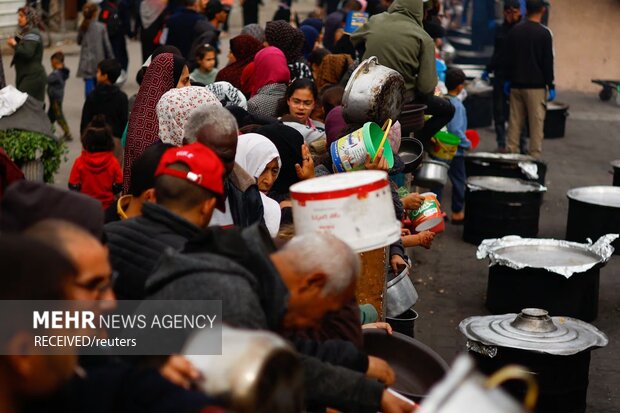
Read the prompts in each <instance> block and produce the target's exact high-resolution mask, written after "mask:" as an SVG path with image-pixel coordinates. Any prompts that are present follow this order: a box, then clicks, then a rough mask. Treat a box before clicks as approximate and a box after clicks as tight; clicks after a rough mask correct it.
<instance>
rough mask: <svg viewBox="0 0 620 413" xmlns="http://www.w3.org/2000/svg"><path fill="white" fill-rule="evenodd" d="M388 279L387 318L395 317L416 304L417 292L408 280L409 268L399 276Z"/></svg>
mask: <svg viewBox="0 0 620 413" xmlns="http://www.w3.org/2000/svg"><path fill="white" fill-rule="evenodd" d="M390 275H391V276H392V277H393V278H392V279H388V282H387V311H386V315H387V316H388V317H396V316H399V315H401V314H402V313H404V312H405V311H407V310H409V309H410V308H411V307H413V306H414V305H415V303H416V302H418V292H417V291H416V289H415V287H414V286H413V283H412V282H411V279H410V278H409V267H406V268H405V269H404V270H403V271H402V272H401V273H400V274H398V275H396V276H394V274H390Z"/></svg>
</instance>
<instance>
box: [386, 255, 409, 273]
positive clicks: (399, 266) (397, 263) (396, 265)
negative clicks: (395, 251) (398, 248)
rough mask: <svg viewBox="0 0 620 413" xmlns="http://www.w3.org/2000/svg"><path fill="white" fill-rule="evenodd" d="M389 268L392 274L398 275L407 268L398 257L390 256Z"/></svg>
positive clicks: (403, 260) (402, 259) (403, 261)
mask: <svg viewBox="0 0 620 413" xmlns="http://www.w3.org/2000/svg"><path fill="white" fill-rule="evenodd" d="M390 266H391V267H392V271H394V274H400V273H401V272H403V271H404V269H405V268H406V267H407V262H406V261H405V259H404V258H403V257H401V256H400V255H392V256H391V257H390Z"/></svg>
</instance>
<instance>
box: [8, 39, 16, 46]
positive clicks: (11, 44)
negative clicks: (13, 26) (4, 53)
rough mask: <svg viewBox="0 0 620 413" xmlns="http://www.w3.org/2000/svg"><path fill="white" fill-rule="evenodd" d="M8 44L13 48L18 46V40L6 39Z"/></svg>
mask: <svg viewBox="0 0 620 413" xmlns="http://www.w3.org/2000/svg"><path fill="white" fill-rule="evenodd" d="M6 44H8V45H9V46H11V47H15V46H17V40H15V38H14V37H9V38H8V39H6Z"/></svg>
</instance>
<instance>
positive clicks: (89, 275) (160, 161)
mask: <svg viewBox="0 0 620 413" xmlns="http://www.w3.org/2000/svg"><path fill="white" fill-rule="evenodd" d="M108 3H109V4H108ZM259 3H260V2H259V1H257V0H245V1H244V2H242V7H243V16H244V20H245V23H247V25H245V26H244V27H243V29H242V31H241V34H239V35H237V36H234V37H231V38H230V40H229V41H230V52H229V54H228V56H226V57H224V56H222V55H221V41H222V40H221V39H220V38H219V34H220V31H221V30H227V29H228V28H227V27H226V25H227V22H228V14H229V12H230V7H231V6H232V5H231V4H228V3H225V2H221V1H220V0H208V1H203V0H184V1H183V2H182V3H181V4H179V3H170V4H166V3H165V2H162V1H158V0H144V1H143V2H142V6H141V8H140V19H139V20H140V27H141V29H140V32H139V33H140V34H139V36H140V39H141V42H142V53H143V56H142V57H143V61H144V64H143V66H142V67H141V69H140V71H139V72H138V73H137V75H136V80H137V82H138V84H139V85H140V87H139V90H138V92H137V94H136V95H134V96H130V97H128V96H127V95H126V94H125V93H124V92H123V91H122V90H121V85H122V82H123V80H124V79H123V76H125V77H126V70H127V61H128V60H127V59H128V57H127V52H126V46H125V34H123V30H124V27H125V26H126V25H125V24H124V23H123V21H122V20H123V17H122V14H123V13H122V7H121V6H120V5H118V6H117V5H116V4H114V3H113V2H110V1H109V0H106V1H104V2H103V3H101V4H100V5H99V6H97V5H96V4H94V3H86V4H85V5H84V6H83V9H82V13H83V17H84V19H83V22H82V24H81V25H80V28H79V32H78V42H79V43H80V44H81V46H82V47H81V54H80V61H79V67H78V69H77V75H78V76H79V77H82V78H83V79H84V82H85V94H86V100H85V102H84V105H83V110H82V116H81V122H80V131H79V132H80V133H79V136H80V141H81V145H82V152H81V154H80V156H79V157H77V158H76V159H75V161H74V163H73V166H72V169H71V174H70V177H69V180H68V182H67V185H68V187H69V189H70V190H69V191H68V190H62V189H58V188H56V187H52V186H48V185H45V184H41V183H35V182H29V181H25V180H23V179H20V178H21V176H20V175H19V173H14V174H10V175H9V174H7V175H6V176H5V177H3V178H4V179H3V180H2V181H0V183H1V184H2V185H1V188H0V189H1V191H0V197H1V204H0V231H1V235H0V255H1V256H2V262H3V263H6V264H5V267H6V268H5V271H6V272H5V273H6V274H8V275H10V276H9V277H7V284H6V285H4V287H3V288H2V290H1V291H0V299H3V300H16V299H17V300H41V299H49V300H103V301H114V300H119V299H120V300H222V317H223V322H224V323H226V324H228V325H230V326H233V327H241V328H246V329H251V330H266V331H270V332H273V333H275V334H278V335H280V336H282V337H284V338H285V339H286V340H287V341H288V342H289V343H290V345H291V347H292V348H293V349H294V350H295V351H296V352H297V354H298V356H299V359H300V361H301V364H302V366H303V377H304V394H303V397H304V399H303V400H304V409H305V411H324V410H325V409H326V408H333V409H338V410H340V411H352V412H353V411H354V412H377V411H383V412H389V413H392V412H408V411H411V409H412V407H411V405H410V404H409V403H407V402H405V401H403V400H401V399H400V398H398V397H396V396H394V395H393V394H392V393H390V392H389V391H388V390H387V386H389V385H391V384H393V383H394V380H395V373H394V370H393V369H392V367H391V366H389V365H388V364H387V363H386V362H385V361H384V360H381V359H378V358H376V357H373V356H368V355H367V354H366V353H365V352H364V351H363V340H362V328H368V327H372V328H384V329H387V330H388V331H390V332H391V328H390V327H389V325H386V324H384V323H380V322H378V320H377V319H376V312H375V317H374V318H375V319H371V320H368V317H367V314H366V313H364V312H363V311H362V309H361V308H360V307H359V306H358V305H357V302H356V298H355V289H356V284H357V278H358V277H359V275H360V261H359V257H358V256H357V255H356V254H355V253H354V252H353V251H352V250H351V248H350V247H349V246H348V245H347V244H346V243H345V242H343V241H341V240H340V239H338V238H337V237H335V236H332V235H329V234H324V233H313V234H304V235H295V226H294V221H293V216H292V202H291V197H290V193H289V190H290V187H291V185H293V184H295V183H298V182H300V181H304V180H308V179H313V178H315V177H318V176H325V175H330V174H333V173H334V168H333V166H332V159H331V154H330V151H329V147H330V145H331V144H332V143H333V142H335V141H336V140H338V139H339V138H341V137H342V136H346V135H347V134H348V133H350V132H351V131H354V130H356V129H358V128H360V126H361V125H357V124H350V123H347V122H346V121H345V119H344V116H343V107H342V103H343V95H344V87H345V85H346V83H347V81H348V80H349V78H350V76H351V74H352V72H353V71H354V69H355V68H356V67H357V65H358V64H359V63H360V62H361V61H362V60H364V59H366V58H368V57H370V56H376V57H378V59H379V62H380V63H381V64H383V65H385V66H388V67H390V68H392V69H394V70H397V71H398V72H399V73H401V75H402V76H403V78H404V81H405V89H406V91H405V95H404V102H405V104H410V103H421V104H424V105H426V106H427V112H426V113H427V115H430V119H429V120H427V121H426V122H425V124H424V127H423V128H422V129H421V130H419V131H416V132H415V137H416V138H417V139H419V140H420V141H421V142H422V143H423V144H424V145H425V146H428V145H430V144H431V142H432V139H433V136H435V134H436V133H437V132H438V131H440V130H441V129H443V128H447V130H448V131H449V132H450V133H452V134H454V135H456V136H458V137H459V139H460V143H459V145H458V146H459V149H458V152H457V154H456V156H455V158H454V160H453V161H452V163H451V165H450V172H449V176H450V179H451V181H452V186H453V194H452V216H451V220H452V221H453V222H454V223H455V224H458V223H460V222H462V221H463V218H464V214H463V210H464V208H465V206H464V191H465V181H466V176H465V170H464V158H463V156H464V153H465V151H467V150H468V149H469V148H470V146H471V142H470V141H469V140H468V138H467V136H466V134H465V131H466V129H467V116H466V111H465V108H464V106H463V104H462V102H461V97H462V91H463V89H464V88H465V81H466V79H465V74H464V73H463V71H462V70H460V69H458V68H448V69H447V70H440V72H441V73H438V65H437V57H438V52H439V51H438V48H439V47H440V46H441V41H439V40H438V38H437V37H435V36H434V35H432V34H431V32H432V33H436V32H438V31H439V32H441V30H433V27H435V26H434V24H436V23H434V20H433V16H434V15H435V14H434V12H435V11H436V10H435V7H436V5H437V4H439V2H436V1H428V2H425V1H423V0H394V1H393V2H391V1H389V0H381V1H378V0H368V1H367V0H346V1H344V2H341V3H340V4H339V3H338V2H336V1H332V0H326V1H325V2H323V3H321V4H320V7H321V12H313V13H311V15H310V16H308V18H306V19H304V20H301V21H300V19H299V18H298V16H297V15H295V14H294V13H291V4H290V2H288V3H287V2H283V3H281V4H280V5H279V9H278V11H277V13H276V17H278V16H283V17H284V19H276V18H274V20H273V21H269V22H267V23H266V24H265V25H264V26H261V25H258V24H257V8H258V4H259ZM513 3H515V2H512V1H509V0H508V1H506V8H505V10H506V23H505V27H502V29H501V31H498V42H502V41H503V42H505V44H504V45H503V46H501V45H500V46H499V47H498V48H497V50H496V56H494V59H493V61H492V63H491V65H490V66H489V70H493V71H494V72H495V81H496V84H498V85H501V87H496V89H497V90H496V92H497V93H499V92H500V91H501V92H502V93H506V94H508V93H509V94H510V124H509V125H510V126H509V133H508V144H507V146H506V145H505V143H504V144H502V142H505V139H504V140H503V141H500V140H499V135H500V132H501V134H502V136H504V134H505V131H504V130H503V129H502V128H501V127H499V126H498V127H497V128H498V145H499V146H500V149H503V148H506V147H507V148H508V149H509V150H511V151H513V152H516V151H517V150H518V148H517V147H516V145H517V142H518V139H519V135H520V131H521V126H522V123H523V121H524V117H525V114H526V113H527V115H528V116H527V117H528V118H529V121H530V136H531V144H530V153H531V154H532V155H534V156H540V153H541V142H540V141H541V140H542V135H541V134H538V132H537V131H538V130H539V129H540V132H541V133H542V123H540V122H539V121H540V119H541V116H542V119H543V120H544V113H543V114H541V113H540V110H539V109H540V108H538V106H541V103H542V104H543V105H544V103H545V100H546V99H547V95H546V93H547V89H548V90H549V95H550V96H549V98H550V99H551V98H553V97H554V95H555V91H554V88H553V61H552V58H553V56H552V53H551V56H549V51H550V49H549V47H551V38H550V36H549V35H548V30H547V29H546V28H544V27H543V26H541V25H540V24H539V21H540V16H541V13H542V11H543V9H544V3H543V1H542V0H528V1H527V16H528V20H527V21H525V22H523V23H520V24H519V25H517V26H515V27H514V28H511V27H512V25H513V24H514V23H515V22H516V21H517V20H518V19H517V18H516V17H515V14H514V13H516V11H515V7H514V4H513ZM516 3H518V1H517V2H516ZM104 14H105V15H104ZM353 14H356V15H357V16H361V17H362V18H364V19H366V21H365V23H364V24H362V25H361V27H360V28H358V29H357V30H355V31H352V30H350V27H349V23H350V20H351V19H350V17H351V16H352V15H353ZM18 19H19V20H18V21H19V26H20V33H21V34H20V39H19V40H16V39H13V38H11V39H9V45H11V46H13V47H14V48H15V58H14V63H15V67H16V71H17V80H16V82H17V88H18V89H19V90H21V91H23V92H26V93H28V94H29V95H31V96H33V97H35V98H36V99H38V100H40V101H44V96H45V88H46V84H47V94H48V97H49V112H48V114H49V117H50V120H51V121H52V122H57V123H58V124H59V126H60V127H61V128H62V131H63V134H64V138H65V139H67V140H70V139H72V138H71V136H72V133H71V131H70V130H69V126H68V124H67V122H66V119H65V117H64V115H63V111H62V103H63V98H64V85H65V81H66V80H67V78H68V76H69V69H68V68H66V67H65V64H64V55H63V54H62V52H57V53H54V54H53V55H52V57H51V63H52V68H53V71H52V73H51V74H50V75H49V76H47V75H46V73H45V71H44V69H43V66H42V65H41V59H42V53H43V44H42V41H41V36H40V33H39V32H38V29H37V24H36V12H35V11H34V9H32V8H30V7H28V6H26V7H23V8H21V9H20V10H19V13H18ZM117 19H120V21H118V22H117V21H116V20H117ZM115 25H118V27H116V26H115ZM435 29H436V27H435ZM119 31H120V33H121V34H120V37H122V41H121V40H120V39H119V38H118V37H119ZM440 37H441V36H440ZM502 39H503V40H502ZM523 39H526V40H523ZM528 42H529V43H528ZM123 50H124V52H123ZM506 50H511V52H510V53H506ZM131 58H134V57H133V56H131ZM225 58H226V59H227V62H226V64H224V63H223V60H224V59H225ZM549 59H551V60H549ZM219 62H222V63H221V64H220V63H219ZM549 65H550V66H549ZM549 67H550V68H551V69H549ZM534 68H537V69H534ZM444 69H445V68H444ZM443 86H445V90H446V92H447V93H446V94H445V95H444V94H442V93H441V92H440V90H441V87H443ZM498 99H499V98H498ZM537 105H538V106H537ZM496 106H498V105H497V104H496ZM499 106H500V108H502V111H501V113H500V114H499V115H498V116H500V117H501V116H505V115H504V113H505V112H503V111H504V110H506V109H505V107H504V106H503V100H502V104H500V105H499ZM496 109H497V108H496ZM497 110H498V111H499V109H497ZM498 113H499V112H498ZM501 122H502V125H503V123H504V121H503V120H502V121H501ZM515 125H517V126H515ZM401 132H402V129H401V125H400V124H399V123H398V122H395V124H394V126H393V127H392V128H391V130H390V132H389V136H388V142H389V145H390V147H391V149H392V152H393V153H394V163H393V166H391V167H390V166H388V162H387V159H386V157H385V156H384V155H383V149H380V150H379V152H378V154H377V156H376V157H374V159H371V157H370V155H368V156H367V159H366V162H365V164H364V167H365V169H371V170H373V169H374V170H382V171H385V172H387V174H388V176H389V177H390V180H391V188H392V195H393V196H392V198H393V205H394V213H395V216H396V219H398V220H401V221H404V220H405V219H406V217H407V212H408V211H414V210H417V209H419V208H420V207H421V205H422V204H423V202H424V199H425V198H424V197H423V196H422V195H420V194H418V193H408V192H402V191H399V190H398V189H399V188H398V187H399V186H400V185H402V178H403V169H404V164H403V162H402V161H401V160H400V158H399V157H398V149H399V145H400V140H401V134H402V133H401ZM539 138H540V140H539ZM8 162H10V160H9V161H8ZM11 181H14V182H11ZM9 184H10V185H9ZM435 192H438V193H439V195H441V188H436V189H435ZM434 236H435V234H434V233H433V232H431V231H424V232H422V233H419V234H411V233H410V232H409V231H408V230H406V229H403V236H402V238H401V239H400V240H399V241H397V242H395V243H393V244H392V245H390V246H389V271H391V272H393V273H395V274H398V273H401V272H402V271H403V270H405V269H407V268H408V267H409V266H410V259H411V257H409V256H408V255H407V254H406V252H405V248H408V247H414V246H421V247H424V248H430V247H431V245H432V242H433V238H434ZM34 285H36V288H32V286H34ZM371 318H372V317H371ZM362 322H366V323H367V324H365V325H363V324H362ZM22 333H23V331H22V332H20V331H12V332H10V334H8V335H6V336H3V337H2V339H3V341H2V342H0V345H2V346H5V347H4V348H5V349H10V348H13V347H16V346H20V345H22V346H23V345H25V344H24V343H25V342H24V341H23V334H22ZM31 353H32V354H31V355H28V356H20V357H17V356H0V411H3V412H4V411H6V412H21V411H85V410H86V409H88V410H90V411H101V412H104V411H105V412H109V411H115V412H136V411H143V412H157V411H162V412H163V411H173V410H174V411H183V412H203V413H208V412H219V411H225V410H226V408H227V406H226V404H223V402H222V400H220V399H217V398H214V397H212V395H208V394H204V393H201V392H200V391H198V390H197V389H196V387H195V382H196V380H197V379H198V378H199V372H198V371H197V369H196V367H195V366H193V365H192V364H191V363H190V362H189V361H188V360H187V359H185V358H184V357H183V356H180V355H178V354H173V355H169V356H167V357H163V358H161V357H141V358H138V359H133V358H132V359H123V358H118V357H114V356H110V355H104V354H102V355H101V356H98V357H96V361H95V360H93V359H92V358H89V357H77V356H79V355H76V357H69V356H67V357H59V356H52V355H41V354H38V355H37V354H36V353H37V352H36V350H35V349H31ZM4 354H7V353H6V352H5V353H4ZM78 366H79V369H78ZM78 370H79V371H80V372H81V373H80V374H75V373H74V372H75V371H78ZM207 380H208V378H207ZM94 400H96V401H97V402H96V403H94Z"/></svg>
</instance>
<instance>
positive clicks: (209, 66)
mask: <svg viewBox="0 0 620 413" xmlns="http://www.w3.org/2000/svg"><path fill="white" fill-rule="evenodd" d="M215 54H216V52H215V47H213V46H211V45H210V44H205V45H202V46H200V47H198V48H197V49H196V64H197V67H196V69H194V70H193V71H192V73H191V74H190V76H189V78H190V80H191V81H192V82H198V83H202V84H203V85H205V86H206V85H210V84H211V83H213V82H215V77H216V76H217V72H218V70H217V69H216V68H215V58H216V56H215Z"/></svg>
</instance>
